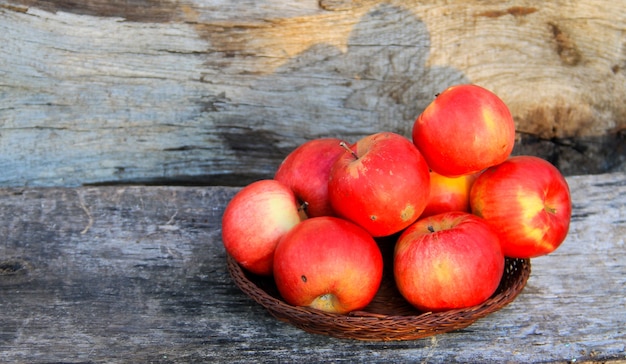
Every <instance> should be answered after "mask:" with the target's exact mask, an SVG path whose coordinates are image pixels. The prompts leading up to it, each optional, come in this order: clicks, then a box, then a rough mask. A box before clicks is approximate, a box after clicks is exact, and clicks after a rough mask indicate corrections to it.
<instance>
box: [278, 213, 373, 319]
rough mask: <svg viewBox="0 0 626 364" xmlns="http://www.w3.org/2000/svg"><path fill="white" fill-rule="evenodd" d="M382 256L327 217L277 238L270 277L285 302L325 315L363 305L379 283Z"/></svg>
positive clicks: (361, 235) (356, 232) (352, 229)
mask: <svg viewBox="0 0 626 364" xmlns="http://www.w3.org/2000/svg"><path fill="white" fill-rule="evenodd" d="M382 272H383V260H382V254H381V252H380V250H379V248H378V245H377V244H376V242H375V241H374V239H373V238H372V237H371V236H370V235H369V234H368V233H367V232H366V231H365V230H363V229H362V228H360V227H359V226H357V225H355V224H353V223H351V222H349V221H346V220H343V219H340V218H337V217H331V216H322V217H314V218H310V219H307V220H305V221H303V222H302V223H300V224H298V225H296V226H295V227H294V228H293V229H292V230H291V231H289V232H288V233H287V234H285V236H284V237H283V238H282V239H281V240H280V242H279V244H278V246H277V248H276V253H275V256H274V279H275V281H276V286H277V288H278V291H279V292H280V294H281V296H282V297H283V298H284V300H285V302H287V303H289V304H291V305H294V306H308V307H313V308H316V309H319V310H322V311H326V312H334V313H342V314H343V313H348V312H350V311H354V310H359V309H362V308H364V307H365V306H367V304H368V303H370V301H371V300H372V299H373V298H374V296H375V295H376V292H377V291H378V287H379V286H380V282H381V280H382Z"/></svg>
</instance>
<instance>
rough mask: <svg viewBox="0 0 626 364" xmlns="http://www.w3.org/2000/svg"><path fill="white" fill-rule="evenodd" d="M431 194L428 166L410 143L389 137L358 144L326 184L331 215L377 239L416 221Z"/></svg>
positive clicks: (383, 135)
mask: <svg viewBox="0 0 626 364" xmlns="http://www.w3.org/2000/svg"><path fill="white" fill-rule="evenodd" d="M429 192H430V176H429V170H428V165H427V164H426V161H425V160H424V158H423V157H422V155H421V153H420V152H419V150H417V148H416V147H415V145H413V143H411V141H410V140H408V139H407V138H405V137H403V136H401V135H398V134H395V133H390V132H381V133H376V134H372V135H369V136H366V137H364V138H362V139H360V140H359V141H357V142H356V144H354V145H353V146H351V147H350V148H349V150H347V151H346V152H344V153H343V154H342V155H341V156H339V158H338V159H337V161H335V164H334V165H333V167H332V169H331V172H330V179H329V182H328V196H329V198H330V203H331V205H332V207H333V210H334V211H335V212H336V213H337V214H338V215H339V216H341V217H343V218H346V219H348V220H350V221H352V222H354V223H356V224H358V225H360V226H361V227H363V228H364V229H365V230H367V231H368V232H369V233H370V234H371V235H372V236H375V237H379V236H386V235H391V234H394V233H396V232H399V231H401V230H402V229H404V228H406V227H407V226H409V225H410V224H411V223H412V222H414V221H415V220H416V219H417V217H418V216H419V215H420V214H421V213H422V211H423V210H424V207H425V206H426V203H427V202H428V194H429Z"/></svg>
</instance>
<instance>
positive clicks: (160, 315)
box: [0, 173, 626, 363]
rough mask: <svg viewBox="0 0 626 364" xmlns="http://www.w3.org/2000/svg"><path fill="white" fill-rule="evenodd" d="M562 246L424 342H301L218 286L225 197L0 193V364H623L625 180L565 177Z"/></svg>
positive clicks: (199, 191)
mask: <svg viewBox="0 0 626 364" xmlns="http://www.w3.org/2000/svg"><path fill="white" fill-rule="evenodd" d="M568 182H569V184H570V187H571V191H572V196H573V200H574V211H573V216H572V224H571V228H570V233H569V236H568V238H567V240H566V241H565V242H564V243H563V245H562V246H561V247H560V248H559V249H558V250H557V251H556V252H554V253H553V254H551V255H548V256H545V257H541V258H536V259H533V260H532V273H531V277H530V280H529V282H528V285H527V286H526V288H525V289H524V291H523V292H522V293H521V294H520V296H518V298H517V299H516V300H515V301H514V302H513V303H512V304H510V305H509V306H507V307H505V308H504V309H503V310H501V311H499V312H497V313H495V314H492V315H490V316H488V317H486V318H484V319H481V320H479V321H477V322H476V323H475V324H473V325H471V326H470V327H468V328H467V329H464V330H462V331H459V332H454V333H450V334H444V335H439V336H435V337H431V338H427V339H424V340H416V341H406V342H388V343H368V342H358V341H352V340H339V339H334V338H331V337H326V336H321V335H313V334H308V333H305V332H303V331H301V330H299V329H296V328H294V327H292V326H291V325H289V324H287V323H283V322H279V321H277V320H275V319H274V318H272V317H271V316H270V315H269V314H268V313H267V312H266V311H265V310H264V309H262V308H261V307H260V306H258V305H256V304H255V303H254V302H253V301H252V300H251V299H249V298H248V297H246V296H245V295H244V294H243V293H242V292H240V291H239V290H238V289H237V288H236V286H235V285H234V283H233V282H232V281H231V279H230V277H229V275H228V273H227V269H226V263H225V252H224V249H223V246H222V242H221V238H220V220H221V215H222V213H223V209H224V207H225V206H226V204H227V202H228V201H229V200H230V198H231V197H232V196H233V195H234V193H236V191H237V190H238V189H237V188H233V187H129V186H118V187H81V188H24V189H13V188H12V189H1V190H0V235H1V236H2V237H3V239H2V243H0V312H2V314H1V315H2V316H1V321H2V324H1V325H0V361H1V362H10V363H13V362H24V363H50V362H89V363H104V362H154V363H191V362H310V361H321V362H342V361H346V362H381V363H382V362H385V363H388V362H445V363H451V362H465V363H467V362H471V363H477V362H520V363H529V362H558V363H564V362H577V363H579V362H587V361H598V362H608V361H616V362H617V361H622V362H623V361H626V347H625V345H626V332H625V331H624V327H626V310H625V308H626V297H625V295H624V293H625V288H626V265H625V263H624V262H626V256H625V252H626V250H625V249H624V237H625V236H626V175H625V174H623V173H615V174H603V175H592V176H577V177H569V178H568Z"/></svg>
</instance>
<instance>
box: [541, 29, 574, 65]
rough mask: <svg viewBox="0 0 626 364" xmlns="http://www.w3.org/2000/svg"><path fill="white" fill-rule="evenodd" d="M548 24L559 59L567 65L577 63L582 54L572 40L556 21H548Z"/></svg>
mask: <svg viewBox="0 0 626 364" xmlns="http://www.w3.org/2000/svg"><path fill="white" fill-rule="evenodd" d="M548 25H549V26H550V30H551V31H552V36H553V38H554V40H555V42H556V53H557V54H558V55H559V58H561V61H562V62H563V63H564V64H566V65H568V66H575V65H577V64H579V63H580V61H581V60H582V55H581V54H580V51H579V50H578V48H577V47H576V44H575V43H574V41H573V40H572V39H571V38H570V37H569V35H567V33H565V32H563V31H562V30H561V28H560V27H559V26H558V25H557V24H556V23H548Z"/></svg>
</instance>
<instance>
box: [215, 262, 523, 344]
mask: <svg viewBox="0 0 626 364" xmlns="http://www.w3.org/2000/svg"><path fill="white" fill-rule="evenodd" d="M384 255H385V252H383V256H384ZM227 264H228V270H229V272H230V275H231V276H232V278H233V280H234V281H235V284H236V285H237V286H238V287H239V288H240V289H241V290H242V291H243V292H244V293H245V294H247V295H248V296H250V297H251V298H252V299H253V300H254V301H256V302H257V303H258V304H260V305H261V306H263V307H265V308H266V309H267V310H268V311H269V313H270V314H271V315H272V316H274V317H276V318H277V319H279V320H281V321H285V322H288V323H290V324H292V325H294V326H296V327H298V328H300V329H302V330H304V331H307V332H311V333H315V334H323V335H329V336H333V337H338V338H347V339H357V340H367V341H394V340H415V339H420V338H424V337H428V336H433V335H437V334H442V333H445V332H450V331H455V330H459V329H462V328H465V327H467V326H469V325H471V324H472V323H473V322H475V321H476V320H478V319H480V318H483V317H485V316H487V315H489V314H491V313H493V312H495V311H498V310H499V309H501V308H502V307H504V306H506V305H507V304H509V303H511V302H512V301H513V300H514V299H515V297H517V295H518V294H519V293H520V292H521V291H522V290H523V289H524V286H525V285H526V282H527V281H528V277H529V276H530V259H510V258H506V262H505V268H504V274H503V276H502V279H501V281H500V285H499V286H498V289H497V290H496V292H495V293H494V294H493V295H492V296H491V297H490V298H489V299H487V301H485V302H483V303H481V304H479V305H476V306H472V307H468V308H463V309H454V310H448V311H444V312H420V311H418V310H417V309H415V308H414V307H413V306H411V305H410V304H409V303H408V302H407V301H406V300H405V299H404V298H403V297H402V296H401V295H400V293H399V292H398V290H397V288H396V285H395V282H394V279H393V272H392V271H390V269H385V271H384V272H383V280H382V282H381V285H380V288H379V290H378V293H377V294H376V296H375V297H374V299H373V300H372V302H371V303H370V304H369V305H368V306H367V307H365V308H364V309H363V310H362V311H355V312H351V313H349V314H347V315H341V314H333V313H327V312H323V311H319V310H316V309H312V308H308V307H297V306H292V305H290V304H288V303H286V302H285V301H283V300H282V299H281V297H280V294H279V293H278V290H277V288H276V284H275V283H274V280H273V279H272V278H271V277H262V276H258V275H255V274H252V273H249V272H248V271H246V270H245V269H243V268H242V267H241V266H240V265H239V264H238V263H237V262H236V261H235V260H234V259H233V258H232V257H231V256H229V255H228V256H227ZM385 266H386V267H390V266H391V265H390V264H386V265H385Z"/></svg>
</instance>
